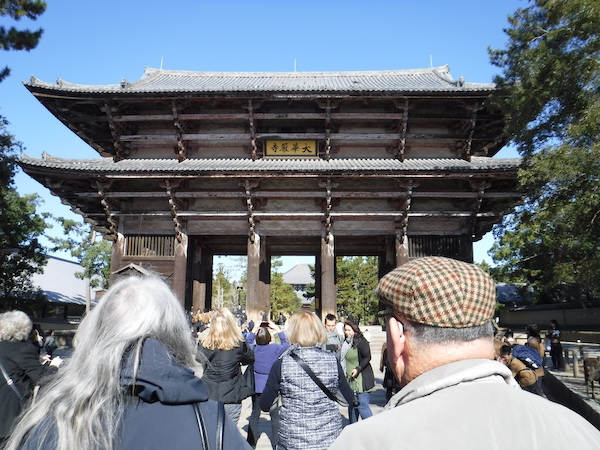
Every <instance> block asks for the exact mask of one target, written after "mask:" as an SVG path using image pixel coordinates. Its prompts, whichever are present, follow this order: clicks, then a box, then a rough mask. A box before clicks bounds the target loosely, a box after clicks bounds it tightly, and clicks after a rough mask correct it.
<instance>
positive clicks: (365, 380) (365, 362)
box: [341, 321, 375, 423]
mask: <svg viewBox="0 0 600 450" xmlns="http://www.w3.org/2000/svg"><path fill="white" fill-rule="evenodd" d="M344 334H345V335H346V340H345V341H344V343H343V344H342V352H341V364H342V369H344V372H345V373H346V377H347V378H348V384H349V385H350V387H351V388H352V390H353V391H354V392H356V394H357V398H358V403H359V405H358V408H355V407H353V406H352V405H350V406H349V407H348V419H349V420H350V423H354V422H357V421H358V416H359V415H360V417H362V418H363V420H364V419H367V418H369V417H371V416H372V415H373V412H372V411H371V407H370V406H369V402H370V400H371V394H370V392H371V391H372V390H373V388H374V387H375V375H374V374H373V368H372V367H371V347H370V346H369V343H368V342H367V340H366V339H365V337H364V336H363V335H362V333H361V331H360V329H359V328H358V325H357V324H356V323H354V322H351V321H346V322H345V323H344Z"/></svg>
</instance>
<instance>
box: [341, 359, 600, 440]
mask: <svg viewBox="0 0 600 450" xmlns="http://www.w3.org/2000/svg"><path fill="white" fill-rule="evenodd" d="M515 445H517V446H518V447H519V448H547V449H550V448H557V449H558V448H563V449H566V448H576V449H578V450H584V449H599V448H600V431H598V430H597V429H596V428H594V427H593V426H592V425H591V424H590V423H589V422H587V421H586V420H585V419H583V418H582V417H581V416H579V415H578V414H576V413H574V412H573V411H571V410H569V409H567V408H565V407H563V406H561V405H559V404H557V403H553V402H551V401H549V400H547V399H545V398H542V397H540V396H539V395H535V394H531V393H529V392H526V391H523V390H521V389H520V388H519V386H518V384H517V382H516V381H515V380H514V379H513V377H512V376H511V372H510V370H509V369H508V368H507V367H506V366H504V365H502V364H500V363H498V362H496V361H491V360H486V359H469V360H464V361H458V362H454V363H451V364H446V365H444V366H441V367H437V368H435V369H433V370H430V371H429V372H426V373H424V374H422V375H421V376H419V377H417V378H416V379H414V380H413V381H412V382H410V383H409V384H407V385H406V386H405V387H404V388H403V389H401V390H400V392H398V393H397V394H396V395H394V396H393V397H392V398H391V399H390V401H389V403H388V404H387V406H386V410H385V411H384V412H382V413H380V414H378V415H377V416H374V417H372V418H370V419H368V420H365V421H362V422H358V423H356V424H353V425H352V426H349V427H346V428H345V429H344V431H343V432H342V434H341V435H340V437H339V438H338V439H337V440H336V441H335V442H334V443H333V445H332V446H331V447H330V449H331V450H347V449H349V448H351V449H373V448H385V449H388V448H389V449H393V448H449V449H454V448H460V449H466V450H470V449H473V450H481V449H482V448H485V449H499V450H506V449H507V448H513V447H514V446H515Z"/></svg>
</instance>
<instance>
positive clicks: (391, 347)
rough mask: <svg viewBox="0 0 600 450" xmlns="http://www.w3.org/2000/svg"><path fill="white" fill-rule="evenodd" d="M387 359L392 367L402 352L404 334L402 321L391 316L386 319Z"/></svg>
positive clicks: (404, 342)
mask: <svg viewBox="0 0 600 450" xmlns="http://www.w3.org/2000/svg"><path fill="white" fill-rule="evenodd" d="M387 343H388V359H389V361H390V364H391V365H392V367H394V366H395V365H396V361H397V360H398V359H399V358H400V357H401V356H402V353H404V346H405V344H406V336H404V327H403V326H402V323H401V322H399V321H398V320H396V318H395V317H392V318H390V319H389V320H388V326H387Z"/></svg>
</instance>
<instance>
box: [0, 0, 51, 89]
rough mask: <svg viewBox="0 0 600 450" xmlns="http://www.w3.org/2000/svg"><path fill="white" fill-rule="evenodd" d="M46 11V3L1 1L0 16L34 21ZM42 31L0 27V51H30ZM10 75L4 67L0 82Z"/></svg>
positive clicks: (16, 0) (18, 0) (30, 0)
mask: <svg viewBox="0 0 600 450" xmlns="http://www.w3.org/2000/svg"><path fill="white" fill-rule="evenodd" d="M44 11H46V2H44V1H39V0H1V1H0V16H1V17H10V18H11V19H13V20H16V21H19V20H21V19H23V18H28V19H30V20H36V19H37V18H38V17H39V16H40V15H42V14H43V13H44ZM42 33H43V30H42V29H41V28H38V29H37V30H34V31H31V30H29V29H24V30H19V29H17V28H16V27H14V26H11V27H8V28H7V27H5V26H3V25H0V49H1V50H26V51H29V50H32V49H34V48H35V47H36V46H37V45H38V43H39V41H40V38H41V37H42ZM9 74H10V68H9V67H8V66H7V67H4V68H3V69H1V70H0V81H2V80H3V79H4V78H6V77H7V76H8V75H9Z"/></svg>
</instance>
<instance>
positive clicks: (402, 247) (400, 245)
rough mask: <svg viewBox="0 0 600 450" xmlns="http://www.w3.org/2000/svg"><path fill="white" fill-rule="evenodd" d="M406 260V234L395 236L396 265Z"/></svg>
mask: <svg viewBox="0 0 600 450" xmlns="http://www.w3.org/2000/svg"><path fill="white" fill-rule="evenodd" d="M407 262H408V236H403V238H402V240H400V239H398V238H396V267H398V266H401V265H402V264H404V263H407Z"/></svg>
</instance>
